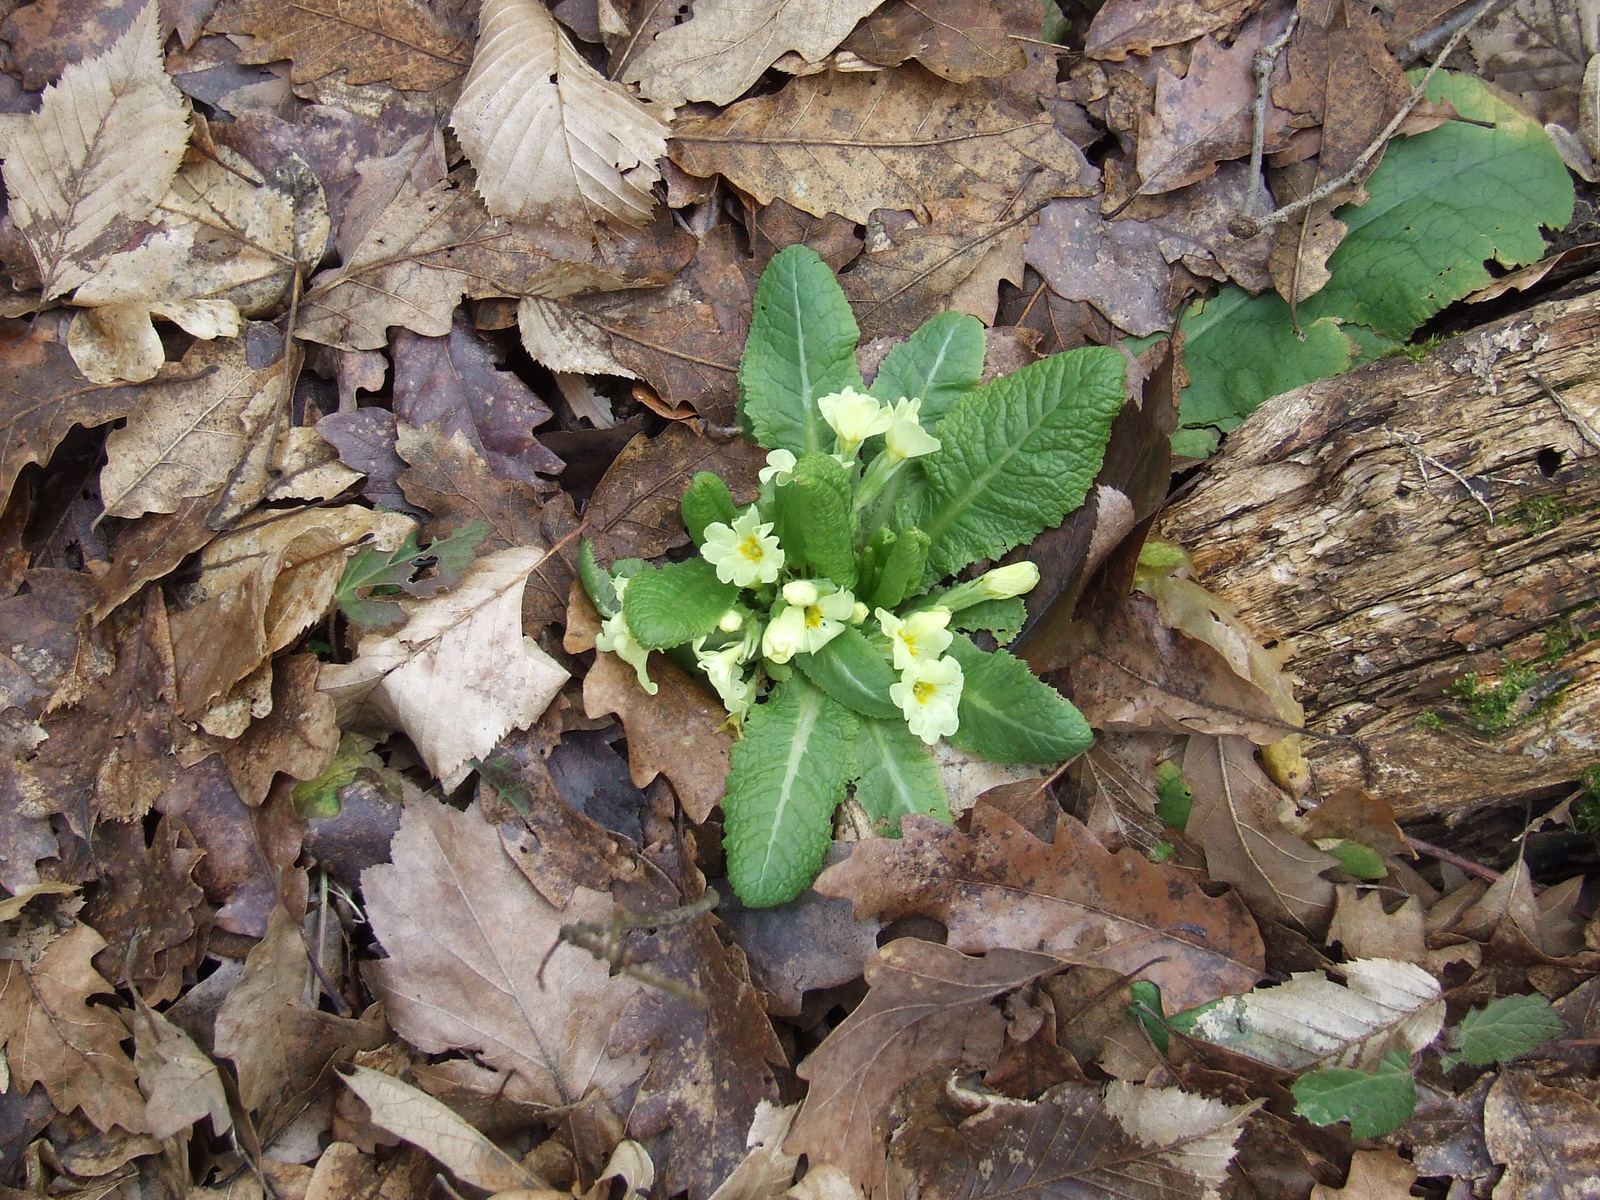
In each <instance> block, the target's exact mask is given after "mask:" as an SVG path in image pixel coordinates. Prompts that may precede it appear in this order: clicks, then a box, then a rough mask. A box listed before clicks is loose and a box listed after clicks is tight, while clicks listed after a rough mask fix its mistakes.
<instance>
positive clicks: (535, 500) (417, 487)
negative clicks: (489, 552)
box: [395, 422, 542, 549]
mask: <svg viewBox="0 0 1600 1200" xmlns="http://www.w3.org/2000/svg"><path fill="white" fill-rule="evenodd" d="M395 449H396V451H398V453H399V455H400V457H401V458H402V459H403V460H404V461H405V463H406V464H407V465H406V469H405V470H403V471H401V472H400V475H399V478H398V482H399V484H400V490H401V491H402V492H403V493H404V494H405V498H406V501H407V503H408V504H411V505H413V506H415V507H417V508H421V509H424V510H426V511H427V512H429V513H432V514H433V518H434V519H433V520H432V521H430V522H428V524H427V528H426V533H427V537H428V538H429V540H435V539H438V538H441V537H447V536H449V535H450V534H452V533H454V532H455V531H457V530H459V529H461V528H462V527H463V526H465V525H468V524H470V523H471V522H473V521H487V522H488V524H489V528H490V534H489V539H490V543H489V544H490V545H492V546H496V547H499V548H502V549H503V548H505V547H507V546H537V545H540V544H541V540H542V537H541V526H540V522H539V516H540V512H539V508H540V506H539V493H538V491H537V489H535V488H534V487H533V485H532V484H530V483H525V482H523V481H522V480H520V479H506V478H503V477H501V476H499V475H496V474H495V473H494V471H493V470H492V469H491V467H490V465H489V462H488V460H487V459H485V458H484V456H483V455H482V454H481V453H479V452H478V451H477V450H476V449H475V448H474V447H473V445H472V440H471V438H470V436H469V435H468V434H466V433H464V432H463V431H461V430H459V429H458V430H456V431H455V432H454V433H450V432H447V431H446V430H443V429H441V428H440V427H439V426H438V425H436V424H427V425H424V426H422V428H420V429H414V428H412V427H411V426H410V425H407V424H405V423H404V422H396V423H395Z"/></svg>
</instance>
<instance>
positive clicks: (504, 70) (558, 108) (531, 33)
mask: <svg viewBox="0 0 1600 1200" xmlns="http://www.w3.org/2000/svg"><path fill="white" fill-rule="evenodd" d="M478 23H479V32H478V49H477V52H476V54H475V55H474V56H473V60H472V72H471V74H469V75H468V76H467V82H466V85H465V86H464V87H463V88H462V91H461V98H460V99H459V100H457V101H456V104H455V108H454V110H453V111H452V112H451V116H450V123H451V126H452V128H454V129H455V131H456V136H457V137H459V138H460V139H461V148H462V149H463V150H465V151H466V152H467V157H469V158H470V159H471V160H472V165H473V166H474V167H475V168H476V169H477V172H478V191H479V192H480V193H481V194H482V196H483V198H484V200H485V201H486V202H487V203H488V206H489V211H490V212H491V213H493V214H495V215H496V216H501V217H510V218H512V219H513V220H517V221H525V222H529V223H536V224H551V225H555V226H556V227H558V228H561V229H567V230H576V231H589V232H590V233H592V230H593V227H594V226H595V225H596V224H597V223H600V222H602V221H606V220H610V221H617V222H620V223H622V224H624V225H642V224H644V223H645V222H646V221H648V220H649V218H650V213H651V211H652V210H653V209H654V208H655V198H654V196H652V195H651V192H650V188H651V185H652V184H654V183H655V182H656V180H658V179H660V178H661V175H660V172H658V171H657V170H656V166H655V163H656V159H658V158H660V157H661V156H662V155H663V154H665V153H666V149H667V136H666V135H667V127H666V126H665V125H664V124H663V123H662V121H661V119H660V118H659V117H657V116H656V115H655V114H654V113H653V112H651V111H650V110H649V109H647V108H645V106H644V105H642V104H640V103H639V101H637V100H635V99H634V98H633V97H632V96H631V95H629V94H628V92H627V91H626V90H625V89H623V88H622V87H621V86H620V85H618V84H616V83H613V82H611V81H610V80H609V79H607V78H606V77H605V76H604V75H601V74H600V73H599V72H598V71H596V70H595V69H594V68H593V67H591V66H590V65H589V63H588V61H587V60H585V59H584V57H583V56H582V55H580V54H579V53H578V51H577V49H576V48H575V47H574V46H573V44H572V42H571V40H570V39H569V38H568V37H567V35H566V34H565V33H564V32H563V31H562V29H561V27H560V26H559V25H557V24H556V19H555V17H553V16H552V15H551V14H550V10H549V9H548V8H546V7H545V6H544V4H543V3H542V0H484V4H483V8H482V10H481V11H480V14H479V17H478Z"/></svg>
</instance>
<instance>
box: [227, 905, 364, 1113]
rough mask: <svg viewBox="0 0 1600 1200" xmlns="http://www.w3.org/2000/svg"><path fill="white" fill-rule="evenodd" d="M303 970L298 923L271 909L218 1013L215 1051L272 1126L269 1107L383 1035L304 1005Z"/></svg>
mask: <svg viewBox="0 0 1600 1200" xmlns="http://www.w3.org/2000/svg"><path fill="white" fill-rule="evenodd" d="M308 974H309V968H308V965H307V950H306V944H305V942H304V941H303V940H301V935H300V926H299V924H298V923H297V922H296V921H295V920H294V919H293V918H292V917H290V916H289V914H288V913H287V912H285V911H284V909H283V906H282V905H279V906H278V907H276V908H274V909H273V910H272V916H271V919H270V920H269V922H268V924H267V930H266V936H265V937H263V938H262V939H261V941H259V942H258V943H256V946H255V948H254V949H253V950H251V951H250V955H249V957H248V958H246V959H245V962H244V977H243V978H242V979H240V980H239V982H238V983H237V984H235V985H234V987H233V990H232V991H230V992H229V993H228V995H227V997H226V998H225V999H224V1000H223V1001H222V1007H221V1008H220V1009H218V1011H217V1021H216V1052H217V1054H218V1055H219V1056H221V1057H224V1058H230V1059H232V1060H233V1065H234V1069H235V1070H236V1071H237V1072H238V1076H239V1096H240V1099H241V1101H242V1102H243V1104H244V1107H245V1108H246V1109H248V1110H250V1111H252V1112H255V1113H258V1114H260V1115H261V1116H262V1118H263V1123H265V1124H269V1125H270V1124H271V1123H272V1122H271V1120H270V1116H271V1114H272V1113H273V1112H274V1110H276V1109H278V1108H279V1107H280V1106H281V1105H283V1104H285V1103H286V1102H288V1101H290V1100H292V1099H293V1098H294V1097H295V1096H297V1095H299V1094H300V1093H301V1092H304V1091H305V1090H306V1089H307V1088H309V1087H311V1086H312V1085H313V1084H314V1083H315V1082H316V1080H317V1077H318V1076H319V1075H321V1074H322V1072H323V1070H324V1069H325V1068H326V1067H327V1065H328V1064H329V1063H330V1062H332V1061H334V1060H335V1059H337V1058H339V1057H340V1056H341V1055H344V1054H347V1053H348V1052H350V1051H353V1050H373V1049H376V1048H377V1047H378V1046H381V1045H382V1044H383V1043H384V1041H385V1040H387V1039H386V1037H385V1030H384V1028H383V1026H382V1024H381V1023H373V1022H368V1021H356V1020H352V1019H351V1018H349V1017H338V1016H335V1015H334V1014H333V1013H325V1012H320V1011H318V1010H317V1009H316V1008H314V1007H313V1006H311V1005H310V1004H307V1003H306V999H305V994H306V980H307V977H308Z"/></svg>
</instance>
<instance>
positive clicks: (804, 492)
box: [777, 454, 856, 588]
mask: <svg viewBox="0 0 1600 1200" xmlns="http://www.w3.org/2000/svg"><path fill="white" fill-rule="evenodd" d="M777 516H778V520H777V531H778V539H779V541H780V542H781V543H782V545H783V551H784V554H785V556H786V557H785V559H784V561H785V563H786V565H787V566H788V567H789V568H790V569H791V570H793V569H795V568H797V567H799V566H801V565H802V564H804V565H807V566H810V567H811V569H812V570H814V571H815V572H816V573H817V574H818V575H821V576H823V577H825V578H827V579H831V580H833V582H834V583H836V584H838V585H839V586H840V587H842V588H853V587H855V585H856V552H855V539H856V514H855V492H854V490H853V489H852V488H851V486H850V473H849V472H848V471H847V470H846V469H845V468H844V467H843V466H842V465H841V464H840V462H839V460H838V459H836V458H834V457H833V455H831V454H806V455H803V456H802V457H801V458H800V460H799V461H798V462H796V463H795V466H794V470H793V471H792V472H790V476H789V482H788V483H786V484H784V485H783V486H782V487H780V488H779V489H778V491H777Z"/></svg>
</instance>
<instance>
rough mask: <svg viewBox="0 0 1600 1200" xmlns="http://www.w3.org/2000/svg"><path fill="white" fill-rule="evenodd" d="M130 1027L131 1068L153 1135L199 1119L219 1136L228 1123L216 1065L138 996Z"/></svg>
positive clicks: (180, 1129)
mask: <svg viewBox="0 0 1600 1200" xmlns="http://www.w3.org/2000/svg"><path fill="white" fill-rule="evenodd" d="M128 1024H129V1026H130V1027H131V1028H132V1030H133V1066H134V1070H136V1071H137V1072H138V1073H139V1090H140V1091H142V1092H143V1093H144V1095H145V1120H146V1122H147V1126H148V1129H149V1132H150V1134H151V1136H152V1137H156V1138H161V1139H165V1138H169V1137H172V1136H174V1135H176V1134H179V1133H182V1132H183V1131H184V1130H185V1129H188V1128H189V1126H191V1125H193V1124H194V1123H195V1122H196V1121H198V1120H200V1119H201V1118H203V1117H210V1118H211V1130H212V1132H213V1133H215V1134H217V1135H218V1136H219V1137H220V1136H222V1135H224V1134H226V1133H227V1132H228V1130H229V1129H231V1128H232V1127H233V1118H232V1117H231V1116H229V1115H228V1097H227V1094H226V1093H225V1092H224V1091H223V1088H222V1077H221V1076H220V1075H218V1074H217V1065H216V1064H215V1063H214V1062H212V1061H211V1060H210V1059H209V1058H207V1057H206V1056H205V1055H204V1054H203V1053H201V1051H200V1048H199V1047H198V1046H196V1045H195V1044H194V1039H193V1038H191V1037H190V1036H189V1035H188V1034H187V1033H185V1032H184V1031H183V1030H181V1029H179V1028H178V1027H177V1026H176V1025H174V1024H173V1023H172V1022H171V1021H169V1020H167V1019H166V1018H165V1017H163V1016H162V1015H161V1014H160V1013H158V1012H156V1011H155V1010H154V1009H152V1008H151V1007H150V1006H149V1005H148V1004H146V1003H145V1002H144V1000H143V999H142V998H138V999H137V1007H136V1008H135V1009H134V1011H133V1012H132V1013H131V1014H130V1015H129V1017H128Z"/></svg>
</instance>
